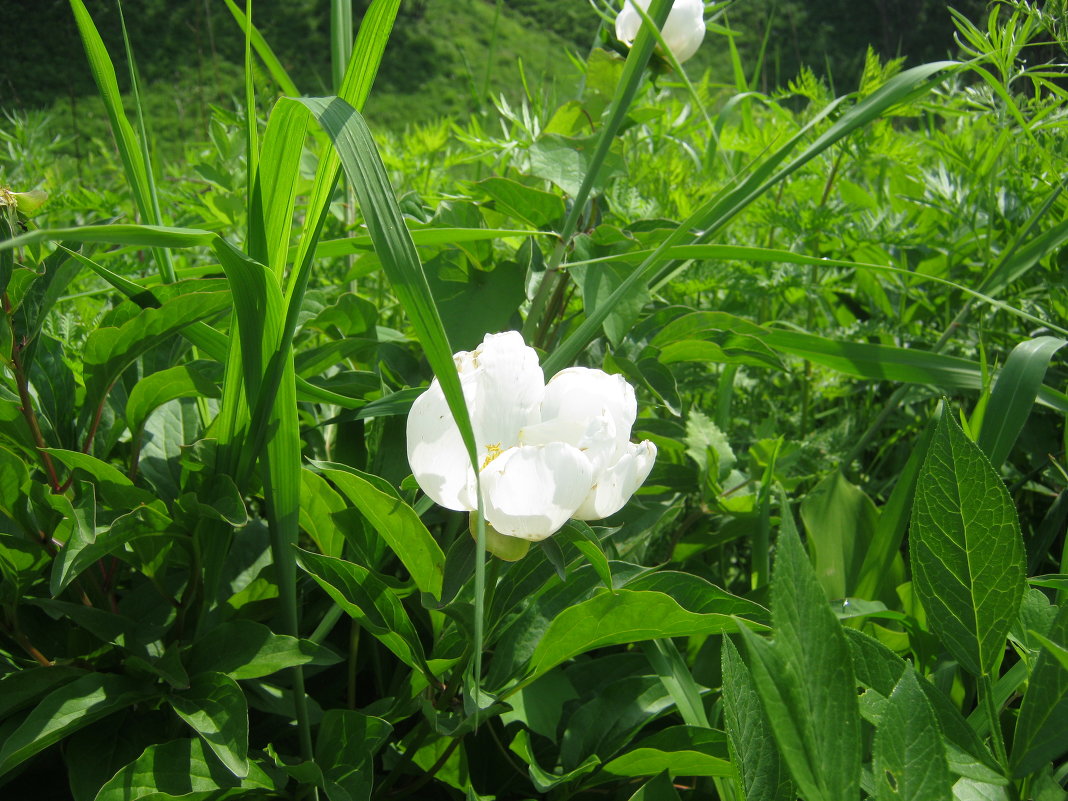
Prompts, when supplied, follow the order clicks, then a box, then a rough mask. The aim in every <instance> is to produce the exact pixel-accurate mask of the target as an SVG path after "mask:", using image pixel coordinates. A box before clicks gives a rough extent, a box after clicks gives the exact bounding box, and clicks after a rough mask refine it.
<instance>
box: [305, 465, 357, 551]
mask: <svg viewBox="0 0 1068 801" xmlns="http://www.w3.org/2000/svg"><path fill="white" fill-rule="evenodd" d="M300 479H301V490H300V527H301V528H302V529H304V530H305V531H306V532H307V533H308V536H309V537H311V538H312V539H313V540H314V541H315V544H316V546H318V548H319V550H320V551H321V552H322V553H323V554H325V555H326V556H341V549H342V548H344V546H345V535H344V534H343V533H342V531H341V529H340V527H339V525H338V523H337V521H336V519H335V515H343V514H344V513H345V511H346V509H347V508H348V507H347V506H346V504H345V501H344V500H343V499H342V497H341V496H340V495H338V494H337V493H336V492H335V491H334V488H333V487H331V486H330V485H329V484H328V483H327V482H326V479H324V478H323V477H322V476H320V475H319V474H318V473H314V472H312V471H311V470H309V469H307V468H304V469H302V470H301V471H300ZM350 525H351V526H352V527H354V528H355V527H357V526H359V525H360V521H359V520H352V521H350Z"/></svg>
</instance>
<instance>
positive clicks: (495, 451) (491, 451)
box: [479, 442, 501, 472]
mask: <svg viewBox="0 0 1068 801" xmlns="http://www.w3.org/2000/svg"><path fill="white" fill-rule="evenodd" d="M500 455H501V443H499V442H498V443H497V444H496V445H487V446H486V461H484V462H483V463H482V467H480V468H479V472H482V471H483V470H485V469H486V468H487V467H489V463H490V462H492V461H493V460H494V459H496V458H497V457H498V456H500Z"/></svg>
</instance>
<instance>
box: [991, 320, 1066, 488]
mask: <svg viewBox="0 0 1068 801" xmlns="http://www.w3.org/2000/svg"><path fill="white" fill-rule="evenodd" d="M1065 344H1068V343H1066V342H1065V340H1063V339H1057V338H1055V337H1037V338H1036V339H1031V340H1028V341H1026V342H1021V343H1020V344H1019V345H1017V346H1016V347H1015V348H1013V349H1012V353H1010V354H1009V358H1008V359H1007V360H1006V361H1005V366H1004V367H1003V368H1001V372H1000V373H998V377H997V381H996V382H995V383H994V389H993V391H992V392H991V393H990V399H989V401H988V402H987V407H986V413H985V414H984V415H983V425H982V427H981V428H980V430H979V439H978V444H979V447H980V448H982V449H983V451H984V452H985V453H986V455H987V458H989V459H990V463H991V464H992V465H994V468H995V469H997V468H1000V467H1001V465H1002V463H1003V462H1004V461H1005V458H1006V457H1007V456H1008V455H1009V451H1010V450H1012V446H1013V444H1014V443H1015V442H1016V438H1017V437H1018V436H1019V435H1020V432H1021V431H1022V430H1023V427H1024V424H1025V423H1026V422H1027V418H1028V416H1029V415H1030V414H1031V408H1032V407H1033V406H1034V405H1035V398H1036V397H1037V396H1038V390H1039V388H1040V387H1041V386H1042V379H1043V378H1044V377H1045V375H1046V368H1047V367H1048V366H1049V362H1050V359H1052V358H1053V355H1054V354H1055V353H1056V352H1057V351H1058V350H1060V349H1061V348H1062V347H1064V345H1065Z"/></svg>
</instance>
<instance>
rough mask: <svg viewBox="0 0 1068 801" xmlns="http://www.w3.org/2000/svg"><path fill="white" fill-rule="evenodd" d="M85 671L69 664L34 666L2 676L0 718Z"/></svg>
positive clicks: (83, 673) (6, 716) (24, 706)
mask: <svg viewBox="0 0 1068 801" xmlns="http://www.w3.org/2000/svg"><path fill="white" fill-rule="evenodd" d="M84 675H85V671H84V670H81V669H80V668H76V667H71V666H69V665H52V666H51V667H33V668H25V669H23V670H16V671H15V672H14V673H8V674H7V675H6V676H4V677H3V678H0V719H3V720H7V719H9V718H10V717H11V715H12V714H14V713H15V712H18V711H19V710H21V709H24V708H26V707H27V706H30V705H31V704H33V703H34V702H35V701H36V700H37V699H38V698H41V697H42V696H44V695H47V694H48V693H49V692H51V691H52V690H54V689H55V688H56V687H58V686H59V685H61V684H69V683H70V682H72V681H74V680H75V679H77V678H78V677H79V676H84Z"/></svg>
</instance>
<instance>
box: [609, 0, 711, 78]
mask: <svg viewBox="0 0 1068 801" xmlns="http://www.w3.org/2000/svg"><path fill="white" fill-rule="evenodd" d="M649 2H650V0H624V4H623V10H622V11H620V12H619V14H618V15H617V16H616V38H617V39H619V41H621V42H623V43H624V44H625V45H627V47H630V46H631V45H632V44H634V38H635V37H636V36H637V35H638V30H639V29H640V28H641V26H642V18H641V15H640V14H639V13H638V12H637V10H636V9H635V8H634V4H635V3H637V5H638V6H640V7H641V9H642V11H648V10H649ZM660 35H661V36H663V37H664V43H665V44H666V45H667V46H668V47H669V48H671V52H672V53H674V55H675V58H676V59H677V60H678V62H679V63H680V64H681V63H682V62H683V61H685V60H686V59H688V58H689V57H690V56H692V55H693V54H694V53H696V52H697V48H698V47H700V46H701V41H702V40H703V39H704V38H705V5H704V3H703V2H702V0H675V3H674V5H672V7H671V13H670V14H668V18H667V22H665V23H664V29H663V30H662V31H661V32H660Z"/></svg>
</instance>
